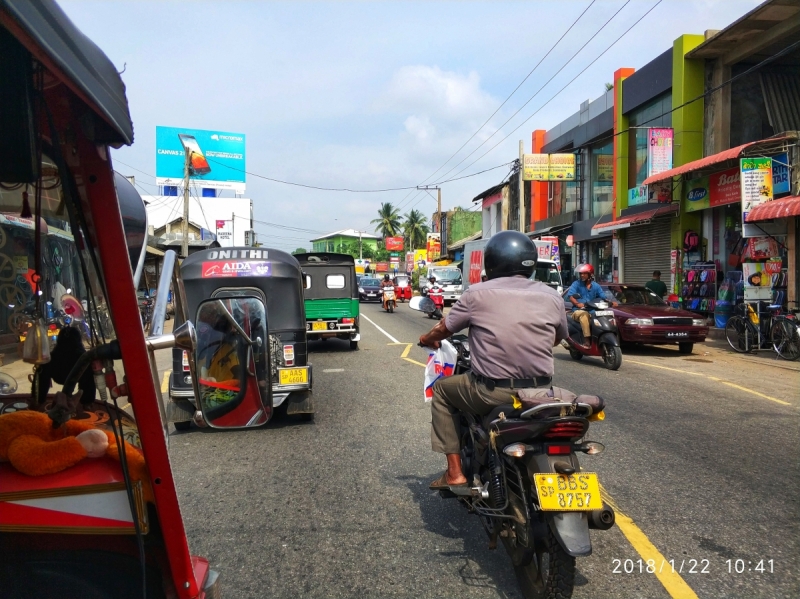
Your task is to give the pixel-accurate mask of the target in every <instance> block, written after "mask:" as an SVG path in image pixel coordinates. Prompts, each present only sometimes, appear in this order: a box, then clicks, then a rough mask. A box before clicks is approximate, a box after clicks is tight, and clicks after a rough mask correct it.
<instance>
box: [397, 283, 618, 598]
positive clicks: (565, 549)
mask: <svg viewBox="0 0 800 599" xmlns="http://www.w3.org/2000/svg"><path fill="white" fill-rule="evenodd" d="M409 306H410V307H411V308H412V309H413V310H421V311H423V312H429V311H432V310H433V309H434V307H433V304H432V302H431V300H430V299H429V298H422V297H415V298H413V299H412V300H411V302H410V303H409ZM449 341H450V342H451V343H452V344H453V346H454V348H455V349H456V351H457V358H456V364H455V369H454V373H455V374H462V373H465V372H468V371H469V370H470V362H471V360H470V350H469V340H468V339H467V338H466V337H465V336H463V335H453V336H452V337H451V338H450V340H449ZM431 359H433V358H431ZM515 395H516V397H515V398H514V400H515V401H514V405H510V404H509V405H502V406H497V407H495V408H494V409H493V410H492V411H491V412H490V413H489V414H486V415H485V416H483V417H481V416H476V415H474V414H470V413H467V412H458V417H459V420H460V424H461V427H460V428H461V431H462V435H461V467H462V470H463V471H464V475H465V476H466V478H467V481H469V482H468V483H467V484H465V485H454V486H449V487H447V488H443V489H441V490H440V491H439V495H440V496H441V497H442V498H443V499H454V498H455V499H457V500H458V502H459V503H460V504H462V505H463V506H464V507H465V508H466V509H467V511H468V512H469V513H471V514H476V515H477V516H478V517H479V520H480V522H481V524H482V525H483V528H484V530H485V531H486V534H487V536H488V537H489V544H488V548H489V549H495V548H496V547H497V545H498V540H499V541H500V542H501V543H502V544H503V545H504V547H505V549H506V552H507V553H508V555H509V557H510V558H511V564H512V566H513V568H514V573H515V575H516V578H517V582H518V584H519V586H520V590H521V591H522V596H523V597H525V598H526V599H534V598H535V599H554V598H556V597H571V596H572V591H573V587H574V585H575V562H576V558H578V557H586V556H589V555H590V554H591V553H592V541H591V537H590V532H589V531H590V530H592V529H594V530H608V529H609V528H611V527H612V526H613V525H614V522H615V517H616V516H615V513H614V510H613V509H612V508H611V507H610V506H608V505H606V504H605V503H604V501H603V499H602V498H601V497H600V481H599V477H598V475H597V474H595V473H594V472H592V471H591V468H589V469H583V468H581V464H580V463H579V460H578V454H579V453H583V454H586V455H597V454H599V453H601V452H602V451H603V450H604V449H605V447H604V446H603V444H602V443H598V442H596V441H589V440H588V439H587V433H588V431H589V428H590V425H591V424H592V423H593V422H596V421H600V420H603V419H604V417H605V416H604V414H603V409H604V407H605V402H604V401H603V399H602V398H600V397H598V396H594V395H577V396H576V395H575V394H574V393H572V392H570V391H568V390H566V389H559V388H558V387H554V388H551V389H546V388H541V389H519V390H517V393H515ZM587 470H588V471H587Z"/></svg>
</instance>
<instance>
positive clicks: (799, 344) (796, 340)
mask: <svg viewBox="0 0 800 599" xmlns="http://www.w3.org/2000/svg"><path fill="white" fill-rule="evenodd" d="M770 339H771V340H772V347H773V348H774V349H775V352H776V353H777V354H778V355H779V356H780V357H781V358H783V359H784V360H797V358H800V332H798V330H797V323H795V322H794V321H791V320H789V319H788V318H779V319H777V320H776V321H775V322H774V323H773V325H772V330H771V331H770Z"/></svg>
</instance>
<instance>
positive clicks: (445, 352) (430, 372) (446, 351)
mask: <svg viewBox="0 0 800 599" xmlns="http://www.w3.org/2000/svg"><path fill="white" fill-rule="evenodd" d="M457 357H458V352H457V351H456V348H455V347H453V344H452V343H450V342H449V341H442V346H441V347H440V348H439V349H435V350H433V351H431V353H430V355H429V356H428V363H427V364H426V365H425V383H424V386H423V394H424V397H425V401H426V402H428V401H431V400H432V399H433V384H434V383H435V382H436V381H438V380H439V379H440V378H442V377H444V376H450V375H452V374H453V369H454V368H455V365H456V358H457Z"/></svg>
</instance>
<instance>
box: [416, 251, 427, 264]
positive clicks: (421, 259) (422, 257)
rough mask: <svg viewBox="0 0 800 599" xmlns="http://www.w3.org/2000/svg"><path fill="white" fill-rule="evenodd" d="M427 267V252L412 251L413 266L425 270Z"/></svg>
mask: <svg viewBox="0 0 800 599" xmlns="http://www.w3.org/2000/svg"><path fill="white" fill-rule="evenodd" d="M427 265H428V250H427V249H425V250H414V266H415V267H417V268H425V267H426V266H427Z"/></svg>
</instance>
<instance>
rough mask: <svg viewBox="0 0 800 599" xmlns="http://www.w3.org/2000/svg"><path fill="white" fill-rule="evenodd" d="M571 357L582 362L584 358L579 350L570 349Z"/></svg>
mask: <svg viewBox="0 0 800 599" xmlns="http://www.w3.org/2000/svg"><path fill="white" fill-rule="evenodd" d="M569 357H570V358H572V359H573V360H580V359H581V358H583V354H582V353H581V352H579V351H578V350H577V349H572V348H570V350H569Z"/></svg>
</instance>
